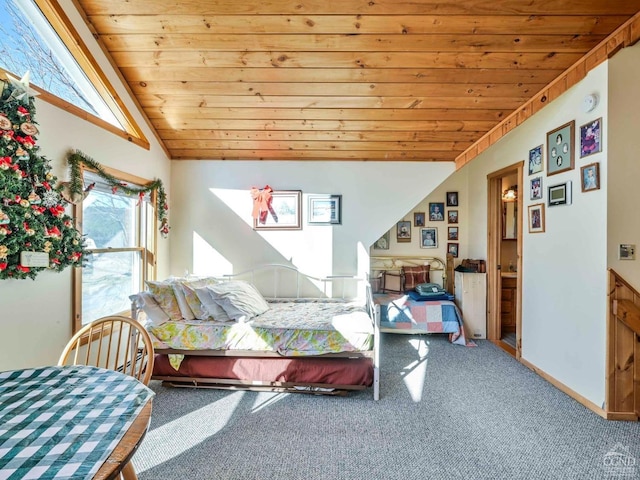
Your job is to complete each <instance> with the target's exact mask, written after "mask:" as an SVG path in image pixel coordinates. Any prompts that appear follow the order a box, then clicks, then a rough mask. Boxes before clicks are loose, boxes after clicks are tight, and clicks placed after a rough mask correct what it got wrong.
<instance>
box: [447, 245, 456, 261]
mask: <svg viewBox="0 0 640 480" xmlns="http://www.w3.org/2000/svg"><path fill="white" fill-rule="evenodd" d="M447 253H450V254H451V256H452V257H454V258H458V244H457V243H447Z"/></svg>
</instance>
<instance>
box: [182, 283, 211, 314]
mask: <svg viewBox="0 0 640 480" xmlns="http://www.w3.org/2000/svg"><path fill="white" fill-rule="evenodd" d="M214 283H216V280H215V279H213V278H201V279H199V280H192V281H189V282H182V283H180V284H179V286H180V290H182V293H183V294H184V297H185V300H186V302H187V305H188V306H189V308H190V309H191V311H192V312H193V316H194V317H195V318H197V319H198V320H210V319H211V316H210V315H209V312H208V311H207V310H206V309H205V308H204V306H203V305H202V301H201V300H200V298H199V297H198V294H197V292H196V288H199V287H206V286H207V285H213V284H214Z"/></svg>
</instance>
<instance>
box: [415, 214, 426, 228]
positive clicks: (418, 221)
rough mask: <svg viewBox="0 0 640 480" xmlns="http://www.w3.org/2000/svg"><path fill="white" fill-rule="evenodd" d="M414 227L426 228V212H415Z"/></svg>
mask: <svg viewBox="0 0 640 480" xmlns="http://www.w3.org/2000/svg"><path fill="white" fill-rule="evenodd" d="M413 226H414V227H424V212H413Z"/></svg>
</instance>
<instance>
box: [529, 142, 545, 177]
mask: <svg viewBox="0 0 640 480" xmlns="http://www.w3.org/2000/svg"><path fill="white" fill-rule="evenodd" d="M543 148H544V145H538V146H537V147H535V148H532V149H531V150H529V175H533V174H534V173H540V172H541V171H542V170H544V163H543V162H542V149H543Z"/></svg>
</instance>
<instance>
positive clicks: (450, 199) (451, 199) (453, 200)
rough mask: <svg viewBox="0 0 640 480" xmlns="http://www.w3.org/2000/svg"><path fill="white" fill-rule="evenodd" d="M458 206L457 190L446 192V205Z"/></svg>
mask: <svg viewBox="0 0 640 480" xmlns="http://www.w3.org/2000/svg"><path fill="white" fill-rule="evenodd" d="M457 206H458V192H447V207H457Z"/></svg>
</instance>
